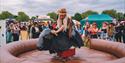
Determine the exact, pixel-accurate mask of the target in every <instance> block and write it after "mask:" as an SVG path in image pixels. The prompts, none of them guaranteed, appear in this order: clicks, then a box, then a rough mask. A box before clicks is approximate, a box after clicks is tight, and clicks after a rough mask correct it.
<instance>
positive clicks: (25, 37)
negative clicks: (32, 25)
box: [20, 26, 29, 40]
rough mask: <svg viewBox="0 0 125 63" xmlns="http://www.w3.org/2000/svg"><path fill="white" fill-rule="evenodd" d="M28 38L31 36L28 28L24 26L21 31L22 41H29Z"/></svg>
mask: <svg viewBox="0 0 125 63" xmlns="http://www.w3.org/2000/svg"><path fill="white" fill-rule="evenodd" d="M28 38H29V36H28V31H27V27H26V26H23V27H22V28H21V30H20V39H21V40H27V39H28Z"/></svg>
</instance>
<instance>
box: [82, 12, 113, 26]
mask: <svg viewBox="0 0 125 63" xmlns="http://www.w3.org/2000/svg"><path fill="white" fill-rule="evenodd" d="M86 21H88V22H89V23H90V24H91V23H93V22H96V23H97V25H98V27H99V28H100V27H101V26H102V23H103V22H109V23H111V22H112V21H113V18H112V17H111V16H109V15H107V14H93V15H89V16H88V17H87V18H86V19H82V20H81V21H80V23H81V25H82V26H83V25H84V24H85V22H86Z"/></svg>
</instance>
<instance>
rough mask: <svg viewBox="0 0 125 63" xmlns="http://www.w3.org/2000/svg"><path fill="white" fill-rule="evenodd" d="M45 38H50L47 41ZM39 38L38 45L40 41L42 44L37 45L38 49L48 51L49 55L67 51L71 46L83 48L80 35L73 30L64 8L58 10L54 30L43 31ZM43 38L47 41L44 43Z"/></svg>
mask: <svg viewBox="0 0 125 63" xmlns="http://www.w3.org/2000/svg"><path fill="white" fill-rule="evenodd" d="M50 36H51V37H50ZM47 37H48V38H49V37H50V38H49V39H48V38H47ZM39 38H40V39H39V43H40V42H41V41H42V43H40V44H42V45H40V44H38V48H39V46H41V47H40V49H42V50H49V52H50V53H51V54H52V53H60V52H63V51H66V50H69V49H70V48H71V47H72V46H75V47H79V48H80V47H81V46H83V44H82V43H83V42H82V38H81V37H80V34H78V32H77V31H75V30H74V26H73V22H72V19H71V17H69V16H68V15H67V12H66V9H65V8H62V9H59V10H58V20H57V26H56V30H52V29H45V30H43V32H42V33H41V34H40V37H39ZM44 38H46V39H48V40H45V41H44ZM45 43H46V44H45ZM45 45H49V46H45Z"/></svg>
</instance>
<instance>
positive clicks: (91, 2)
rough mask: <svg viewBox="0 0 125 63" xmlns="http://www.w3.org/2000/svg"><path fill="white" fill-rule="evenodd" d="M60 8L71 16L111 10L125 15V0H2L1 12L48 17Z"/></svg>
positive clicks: (0, 1) (0, 0)
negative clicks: (89, 11) (48, 14)
mask: <svg viewBox="0 0 125 63" xmlns="http://www.w3.org/2000/svg"><path fill="white" fill-rule="evenodd" d="M58 8H66V9H67V11H68V13H69V14H70V15H73V14H74V13H76V12H79V13H82V12H85V11H87V10H93V11H97V12H99V13H101V12H102V11H103V10H109V9H115V10H117V11H118V12H123V13H125V0H0V12H1V11H9V12H11V13H13V14H16V15H17V13H18V12H19V11H24V12H25V13H26V14H28V15H30V16H35V15H46V14H47V13H48V12H52V11H55V12H56V11H57V9H58Z"/></svg>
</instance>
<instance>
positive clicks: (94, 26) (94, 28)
mask: <svg viewBox="0 0 125 63" xmlns="http://www.w3.org/2000/svg"><path fill="white" fill-rule="evenodd" d="M90 33H91V38H98V36H97V33H98V28H97V24H96V22H94V23H93V24H92V28H91V31H90Z"/></svg>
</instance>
